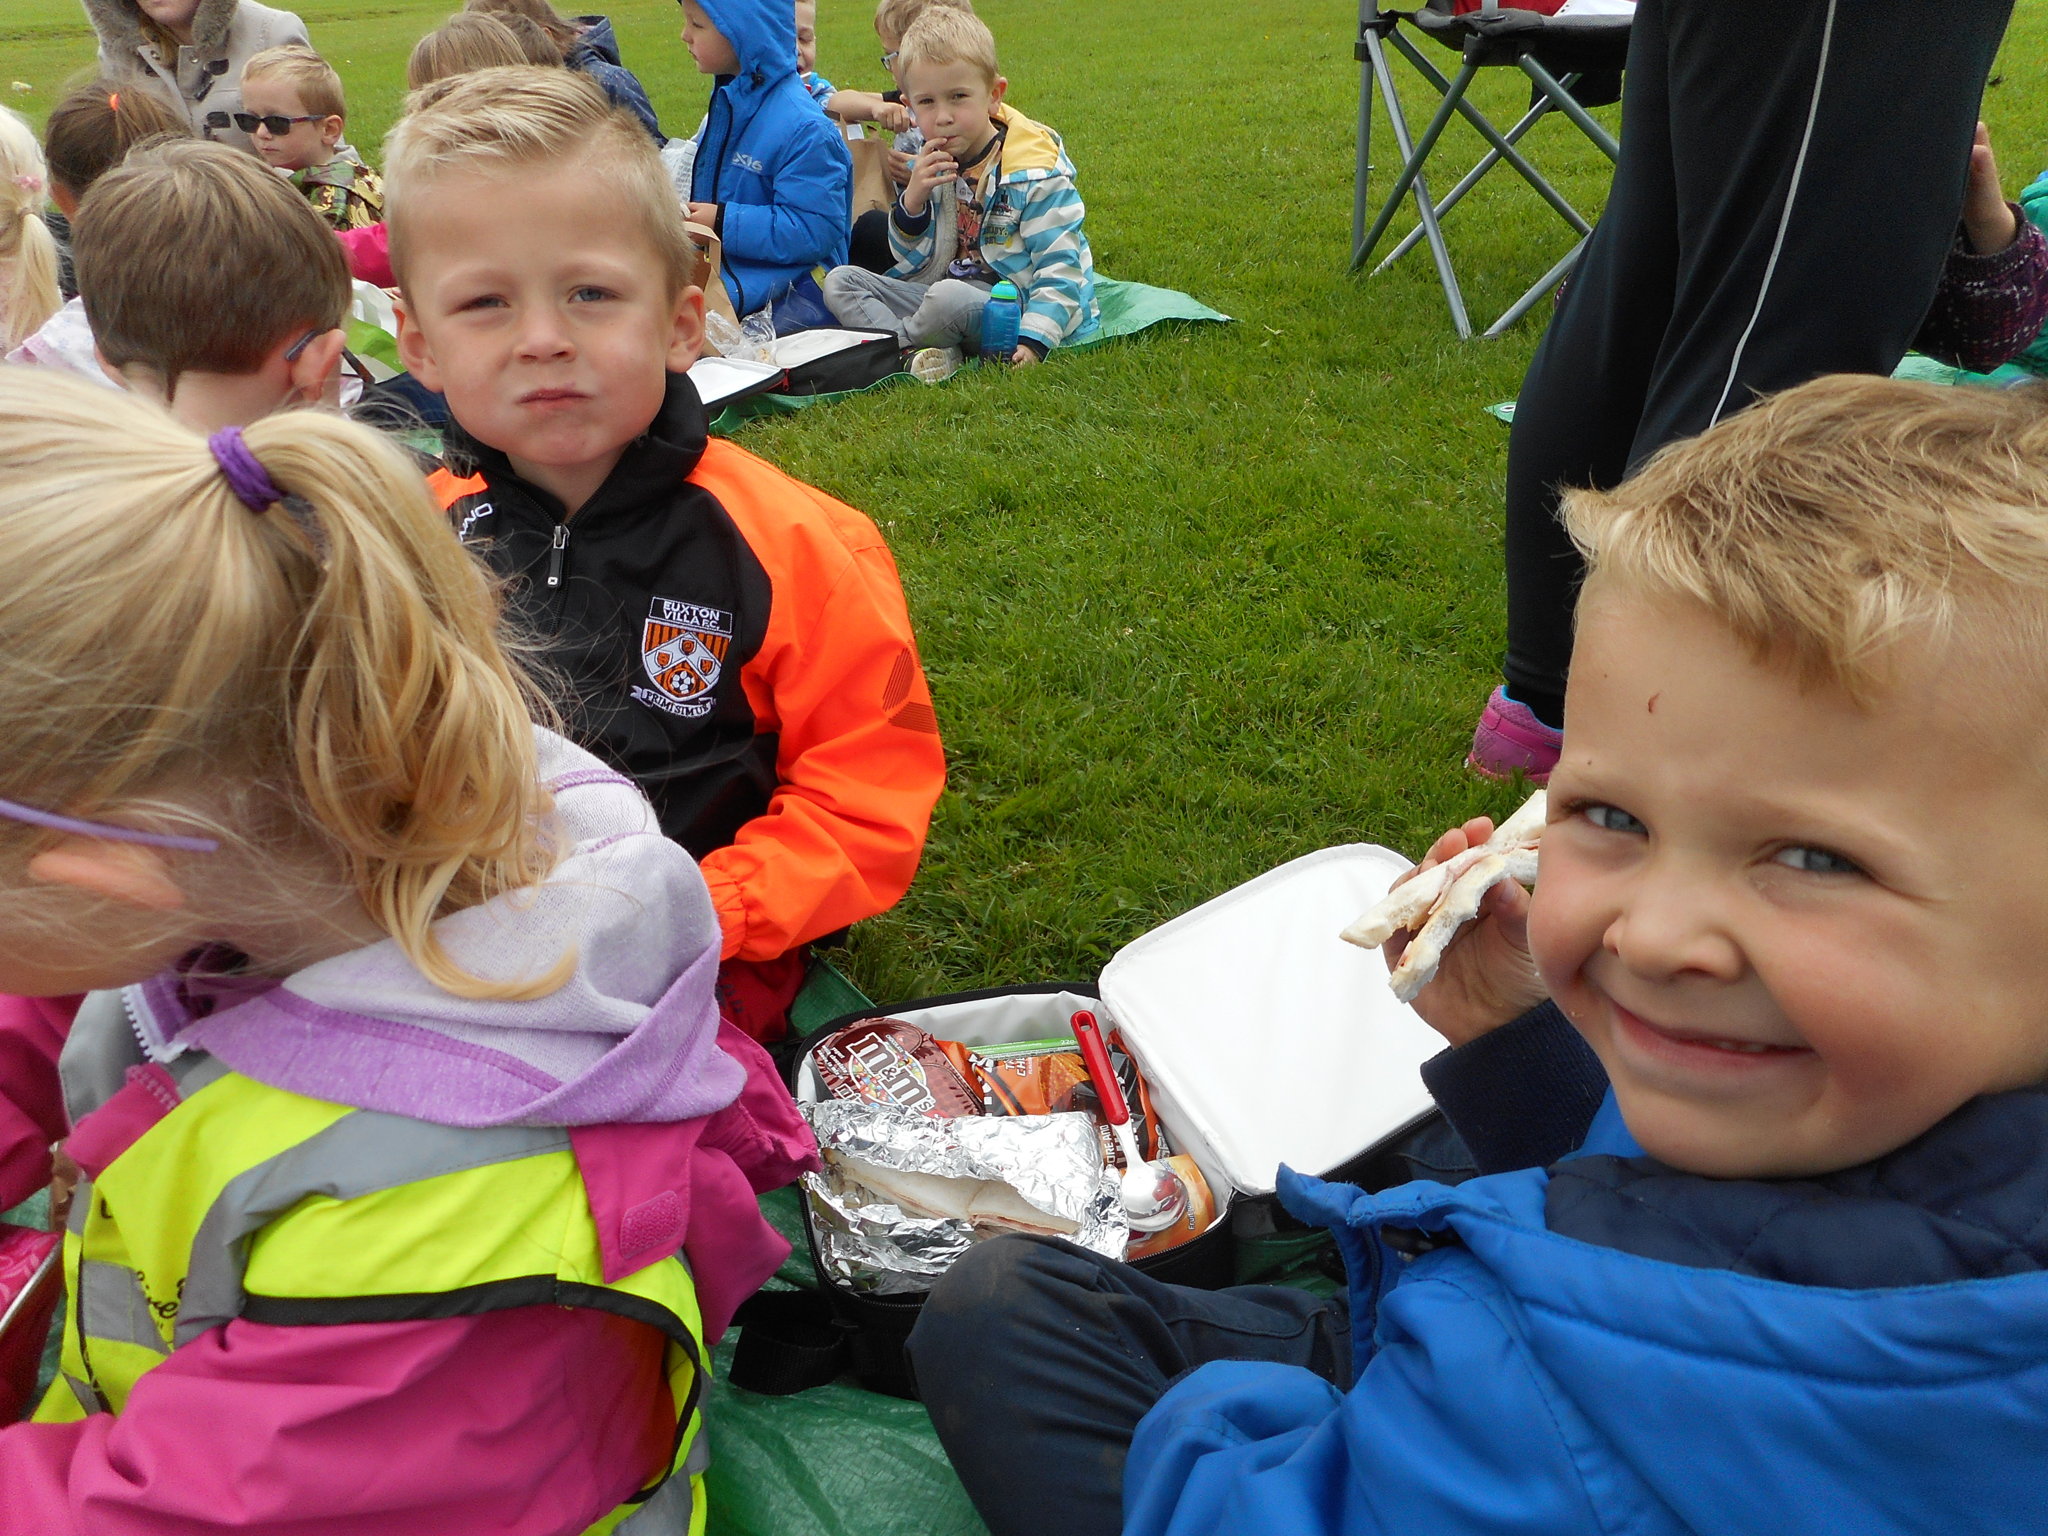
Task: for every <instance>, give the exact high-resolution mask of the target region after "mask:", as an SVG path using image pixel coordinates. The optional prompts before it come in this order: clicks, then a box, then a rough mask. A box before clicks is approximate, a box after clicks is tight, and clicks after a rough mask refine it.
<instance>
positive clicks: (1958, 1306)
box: [911, 377, 2048, 1536]
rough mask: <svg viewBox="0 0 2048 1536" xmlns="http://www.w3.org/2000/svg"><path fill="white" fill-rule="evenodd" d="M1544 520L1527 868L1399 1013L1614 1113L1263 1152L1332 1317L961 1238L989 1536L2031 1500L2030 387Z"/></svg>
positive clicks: (965, 1387)
mask: <svg viewBox="0 0 2048 1536" xmlns="http://www.w3.org/2000/svg"><path fill="white" fill-rule="evenodd" d="M1566 515H1567V518H1568V520H1569V524H1570V528H1571V533H1572V536H1573V538H1574V539H1575V541H1576V542H1577V543H1578V544H1579V546H1580V548H1581V549H1582V550H1583V551H1584V552H1585V554H1586V557H1587V562H1588V566H1589V570H1590V573H1591V574H1590V575H1589V577H1588V580H1587V583H1586V587H1585V590H1584V594H1583V596H1582V598H1581V601H1580V605H1579V618H1578V624H1579V628H1578V636H1577V644H1576V651H1575V654H1574V657H1573V665H1572V674H1571V684H1570V693H1569V695H1568V703H1567V711H1566V730H1565V742H1564V750H1563V755H1562V758H1561V760H1560V762H1559V764H1558V767H1557V771H1556V774H1555V776H1554V777H1553V778H1552V779H1551V781H1550V786H1549V807H1548V825H1547V827H1546V829H1545V832H1544V837H1543V845H1542V857H1541V868H1540V871H1539V876H1538V881H1537V886H1536V892H1535V895H1534V897H1533V898H1531V897H1529V896H1528V895H1527V894H1526V893H1524V892H1523V891H1522V890H1521V889H1520V888H1519V887H1517V886H1513V885H1510V886H1507V887H1503V888H1500V889H1498V890H1496V891H1495V892H1494V893H1493V894H1492V895H1491V896H1490V897H1489V898H1488V900H1487V902H1486V904H1485V906H1484V907H1483V908H1482V910H1481V913H1480V918H1479V921H1478V922H1476V923H1475V924H1474V925H1473V926H1472V927H1471V928H1469V929H1468V930H1466V932H1465V933H1464V934H1463V935H1462V936H1461V937H1460V938H1459V939H1458V940H1457V942H1456V943H1455V944H1453V945H1452V947H1451V948H1450V950H1449V951H1448V952H1447V953H1446V955H1445V958H1444V962H1443V965H1442V968H1441V969H1440V970H1439V972H1438V973H1437V975H1436V978H1435V979H1434V980H1433V981H1432V982H1431V983H1430V985H1429V986H1428V987H1427V988H1425V989H1424V991H1423V992H1422V994H1421V995H1420V996H1419V997H1418V998H1417V1000H1416V1007H1417V1009H1418V1011H1419V1012H1421V1013H1422V1015H1423V1016H1424V1017H1425V1018H1426V1019H1427V1020H1428V1021H1429V1022H1430V1023H1431V1024H1432V1025H1434V1026H1435V1027H1436V1028H1437V1029H1438V1030H1439V1031H1441V1032H1442V1033H1443V1034H1444V1035H1445V1036H1446V1037H1447V1038H1448V1039H1449V1040H1451V1042H1452V1043H1453V1046H1454V1049H1453V1050H1452V1051H1451V1052H1449V1053H1448V1054H1449V1055H1450V1056H1452V1057H1460V1056H1469V1055H1471V1053H1475V1052H1477V1053H1486V1052H1489V1051H1491V1052H1494V1053H1495V1066H1496V1068H1497V1069H1498V1072H1499V1075H1500V1077H1501V1078H1502V1079H1504V1080H1511V1079H1513V1078H1515V1077H1517V1076H1518V1075H1521V1074H1520V1065H1519V1062H1526V1061H1527V1060H1528V1059H1529V1058H1528V1057H1527V1055H1526V1053H1527V1051H1528V1050H1529V1049H1530V1047H1531V1044H1532V1042H1539V1041H1547V1045H1545V1046H1543V1047H1542V1049H1544V1050H1547V1051H1548V1052H1549V1060H1548V1067H1549V1068H1550V1069H1553V1070H1554V1069H1556V1068H1557V1067H1558V1065H1559V1062H1560V1061H1565V1062H1567V1064H1568V1059H1569V1054H1570V1050H1571V1049H1575V1047H1562V1046H1561V1045H1560V1041H1559V1038H1558V1035H1557V1031H1558V1030H1559V1029H1560V1028H1561V1027H1562V1025H1563V1022H1564V1021H1565V1020H1567V1019H1568V1020H1569V1022H1570V1025H1571V1026H1572V1027H1573V1028H1574V1029H1575V1030H1576V1031H1577V1034H1578V1036H1579V1037H1582V1038H1583V1042H1584V1045H1585V1046H1586V1047H1590V1050H1591V1052H1592V1055H1593V1057H1595V1058H1597V1062H1598V1065H1599V1067H1600V1068H1601V1069H1604V1074H1605V1076H1606V1078H1607V1080H1608V1081H1609V1083H1610V1084H1611V1087H1612V1097H1611V1098H1610V1099H1609V1100H1608V1102H1607V1103H1606V1104H1605V1105H1604V1106H1603V1107H1602V1108H1601V1110H1600V1112H1599V1114H1598V1115H1597V1116H1596V1117H1595V1118H1594V1120H1593V1124H1592V1128H1591V1130H1590V1132H1589V1133H1588V1134H1587V1135H1586V1137H1585V1140H1584V1144H1583V1145H1582V1147H1581V1148H1580V1150H1579V1152H1578V1153H1577V1154H1576V1155H1573V1156H1571V1157H1568V1158H1566V1159H1564V1160H1562V1161H1558V1162H1555V1163H1554V1164H1553V1165H1552V1166H1550V1167H1549V1168H1548V1169H1545V1168H1543V1167H1523V1168H1520V1169H1519V1170H1516V1171H1504V1172H1499V1173H1490V1174H1487V1175H1485V1176H1482V1177H1479V1178H1475V1179H1472V1180H1470V1181H1469V1182H1466V1183H1463V1184H1461V1185H1458V1186H1456V1187H1450V1186H1446V1185H1444V1184H1438V1183H1415V1184H1408V1185H1403V1186H1401V1187H1399V1188H1396V1189H1392V1190H1389V1191H1386V1192H1384V1193H1381V1194H1377V1195H1371V1194H1366V1193H1363V1192H1361V1191H1359V1190H1357V1189H1353V1188H1349V1187H1345V1186H1341V1185H1335V1184H1325V1183H1321V1182H1319V1181H1317V1180H1313V1179H1307V1178H1302V1177H1300V1176H1298V1175H1294V1174H1292V1173H1288V1172H1286V1171H1284V1170H1283V1172H1282V1176H1281V1180H1280V1193H1281V1197H1282V1199H1283V1201H1284V1202H1285V1203H1286V1205H1287V1206H1288V1208H1289V1209H1290V1210H1292V1211H1293V1212H1294V1213H1295V1214H1296V1215H1298V1216H1300V1217H1302V1218H1303V1219H1305V1220H1308V1221H1311V1222H1315V1223H1318V1224H1321V1225H1323V1226H1327V1227H1329V1228H1330V1229H1332V1230H1333V1231H1334V1233H1335V1234H1336V1237H1337V1241H1338V1246H1339V1248H1340V1249H1341V1251H1342V1252H1343V1254H1344V1257H1345V1260H1346V1262H1347V1264H1348V1266H1349V1268H1350V1272H1351V1288H1350V1294H1349V1297H1348V1299H1339V1300H1337V1301H1335V1302H1333V1303H1329V1304H1320V1303H1317V1302H1315V1301H1314V1300H1313V1299H1311V1298H1307V1297H1305V1296H1302V1295H1300V1293H1286V1292H1280V1291H1278V1290H1277V1289H1275V1288H1252V1289H1247V1290H1240V1291H1236V1292H1221V1293H1209V1294H1203V1293H1195V1292H1187V1291H1183V1290H1181V1289H1180V1288H1177V1287H1173V1286H1165V1285H1160V1284H1158V1283H1157V1282H1153V1281H1150V1280H1148V1279H1147V1278H1146V1277H1144V1276H1143V1275H1140V1274H1138V1273H1137V1272H1136V1271H1133V1270H1130V1269H1128V1268H1126V1267H1125V1266H1122V1265H1118V1264H1115V1263H1113V1262H1111V1261H1108V1260H1102V1259H1097V1258H1095V1257H1094V1256H1092V1255H1086V1254H1082V1253H1081V1251H1080V1250H1078V1249H1074V1248H1072V1247H1070V1246H1068V1245H1064V1244H1058V1243H1055V1242H1050V1241H1047V1242H1038V1241H1036V1240H1032V1239H1011V1238H1002V1239H997V1240H996V1241H994V1242H990V1243H987V1244H984V1245H982V1246H981V1247H979V1248H977V1249H975V1250H972V1251H971V1252H970V1253H969V1254H968V1256H967V1257H966V1258H965V1259H963V1260H962V1261H961V1263H960V1264H958V1265H957V1266H956V1267H955V1268H954V1270H953V1272H952V1273H951V1274H950V1275H948V1276H947V1278H946V1279H945V1280H944V1281H943V1282H941V1284H940V1285H939V1287H938V1288H937V1290H936V1291H935V1292H934V1293H933V1296H932V1298H931V1301H930V1302H929V1303H928V1305H927V1307H926V1308H925V1311H924V1313H923V1315H922V1318H921V1320H920V1322H919V1324H918V1327H917V1331H916V1332H915V1333H914V1334H913V1336H912V1339H911V1352H912V1357H913V1361H914V1363H915V1366H916V1370H917V1376H918V1382H919V1386H920V1388H921V1389H922V1392H923V1395H924V1398H925V1401H926V1403H927V1404H928V1406H929V1407H930V1409H931V1412H932V1417H933V1421H934V1423H935V1424H936V1425H937V1426H938V1429H939V1432H940V1435H941V1437H942V1438H943V1439H944V1440H945V1441H946V1444H947V1449H948V1451H949V1452H950V1453H952V1454H953V1455H954V1457H955V1462H956V1465H957V1466H959V1468H960V1471H961V1474H962V1477H963V1479H964V1480H965V1481H966V1483H967V1486H968V1489H969V1491H970V1492H971V1493H972V1494H973V1495H974V1497H975V1501H976V1504H977V1506H978V1507H979V1508H980V1509H981V1510H982V1513H983V1515H984V1517H985V1518H986V1519H987V1521H988V1524H989V1526H990V1528H991V1530H992V1531H993V1532H995V1533H996V1536H1012V1533H1017V1532H1022V1531H1025V1530H1031V1529H1057V1530H1059V1531H1060V1532H1061V1533H1062V1536H1102V1533H1107V1532H1114V1531H1118V1530H1122V1531H1124V1532H1125V1533H1127V1536H1212V1533H1213V1536H1224V1533H1229V1536H1423V1533H1427V1536H1618V1533H1630V1536H1722V1533H1733V1532H1740V1533H1742V1536H1811V1533H1815V1532H1836V1531H1841V1532H1855V1533H1857V1536H1908V1533H1923V1532H1929V1531H1941V1532H1944V1533H1952V1532H1976V1533H1987V1536H1992V1533H1995V1536H2022V1533H2038V1532H2040V1531H2041V1530H2043V1529H2048V1483H2044V1480H2043V1478H2042V1475H2041V1447H2042V1446H2043V1445H2044V1444H2048V1272H2044V1271H2048V1214H2044V1213H2048V1085H2044V1084H2048V943H2044V942H2043V938H2044V935H2048V794H2044V793H2043V783H2044V776H2048V705H2044V703H2043V700H2044V699H2048V646H2044V644H2043V636H2044V634H2048V415H2044V413H2043V412H2042V410H2041V408H2040V406H2039V405H2038V404H2037V403H2035V402H2034V401H2032V400H2030V399H2027V398H2025V396H2024V395H2023V394H2021V393H2017V392H2016V393H2006V394H2000V393H1994V392H1990V391H1961V390H1954V391H1951V390H1940V389H1936V388H1933V387H1931V386H1926V385H1914V384H1905V383H1899V382H1894V381H1890V380H1881V379H1871V378H1845V377H1844V378H1829V379H1822V380H1819V381H1817V382H1815V383H1812V384H1809V385H1805V386H1802V387H1800V388H1798V389H1795V390H1792V391H1788V392H1787V393H1785V394H1783V395H1780V396H1777V397H1775V398H1774V399H1771V400H1767V401H1765V402H1763V403H1762V404H1759V405H1757V406H1755V407H1753V408H1752V409H1750V410H1748V411H1746V412H1744V413H1742V414H1740V415H1738V416H1735V417H1733V418H1731V419H1730V420H1728V421H1725V422H1723V423H1721V424H1720V425H1718V426H1716V427H1714V428H1712V429H1711V430H1709V431H1708V432H1707V433H1705V434H1704V435H1703V436H1701V437H1700V438H1697V439H1695V440H1693V441H1692V442H1689V443H1685V444H1681V445H1678V446H1675V447H1673V448H1670V449H1667V450H1666V451H1665V452H1664V453H1662V454H1660V455H1659V456H1657V457H1656V458H1655V459H1653V460H1652V461H1651V462H1650V463H1649V464H1648V465H1647V466H1646V467H1645V468H1644V469H1643V470H1642V471H1641V472H1640V473H1639V474H1638V475H1637V476H1635V477H1634V478H1633V479H1632V480H1630V481H1628V482H1626V483H1624V484H1623V485H1622V486H1620V487H1619V488H1618V489H1616V490H1614V491H1612V492H1606V493H1594V492H1575V493H1572V494H1571V495H1569V496H1568V497H1567V500H1566ZM1489 830H1490V824H1489V823H1487V822H1486V821H1484V820H1479V821H1475V822H1472V823H1468V824H1467V825H1466V826H1465V827H1462V828H1459V829H1455V830H1453V831H1452V832H1449V833H1447V834H1445V836H1444V837H1443V838H1441V839H1439V840H1438V842H1437V844H1436V846H1435V847H1434V848H1432V849H1431V851H1430V860H1431V861H1432V862H1435V861H1441V860H1443V859H1446V858H1450V857H1453V856H1455V855H1456V854H1458V853H1460V852H1462V851H1464V850H1465V849H1466V848H1467V847H1468V846H1470V845H1471V844H1472V843H1474V842H1476V841H1478V840H1481V839H1483V838H1484V837H1485V835H1486V834H1487V832H1488V831H1489ZM1341 916H1342V915H1341V914H1340V915H1339V918H1338V919H1337V920H1341ZM1333 942H1334V940H1333ZM1401 944H1402V940H1400V939H1399V938H1397V939H1396V941H1395V944H1394V945H1393V946H1390V947H1391V948H1394V949H1396V950H1398V949H1399V948H1400V947H1401ZM1518 1057H1519V1061H1518ZM1441 1062H1442V1058H1439V1063H1438V1064H1437V1065H1436V1067H1435V1073H1436V1075H1435V1076H1433V1078H1432V1086H1433V1087H1434V1088H1436V1089H1437V1091H1438V1092H1439V1097H1440V1100H1442V1099H1443V1098H1444V1095H1443V1092H1442V1087H1441V1082H1442V1075H1441V1074H1442V1066H1441ZM1586 1066H1587V1067H1588V1068H1590V1066H1591V1063H1590V1062H1587V1063H1586ZM1571 1075H1572V1073H1571V1071H1570V1070H1566V1071H1564V1072H1563V1073H1562V1075H1561V1076H1560V1077H1559V1078H1558V1081H1559V1082H1562V1081H1563V1079H1564V1078H1568V1077H1570V1076H1571ZM1496 1086H1497V1087H1503V1085H1502V1084H1496ZM1515 1091H1516V1090H1515V1089H1514V1088H1513V1086H1512V1085H1511V1084H1509V1085H1507V1086H1505V1087H1504V1091H1503V1092H1502V1093H1499V1094H1496V1099H1495V1107H1496V1109H1497V1108H1498V1107H1499V1106H1500V1105H1501V1104H1502V1103H1504V1102H1506V1100H1507V1098H1509V1097H1511V1096H1512V1094H1513V1092H1515ZM1569 1099H1570V1095H1569V1094H1567V1095H1566V1101H1564V1102H1560V1103H1559V1104H1558V1105H1557V1106H1555V1108H1554V1109H1552V1110H1550V1111H1545V1110H1544V1109H1543V1108H1542V1106H1541V1101H1540V1100H1533V1101H1525V1102H1532V1103H1534V1104H1535V1106H1536V1114H1535V1116H1534V1118H1536V1119H1538V1120H1542V1119H1545V1118H1548V1119H1550V1120H1551V1122H1552V1129H1553V1130H1554V1129H1555V1128H1556V1124H1557V1123H1558V1122H1560V1121H1561V1120H1563V1119H1567V1118H1573V1117H1577V1118H1581V1119H1583V1110H1580V1109H1577V1108H1575V1107H1574V1106H1573V1104H1572V1103H1571V1102H1569ZM1581 1102H1582V1101H1581ZM1445 1107H1446V1109H1447V1111H1448V1112H1449V1113H1450V1115H1451V1118H1452V1120H1453V1122H1454V1123H1455V1124H1457V1125H1459V1126H1460V1127H1461V1128H1462V1129H1468V1130H1469V1131H1470V1132H1471V1133H1472V1134H1470V1135H1469V1136H1468V1139H1470V1140H1471V1141H1472V1142H1473V1150H1474V1151H1475V1153H1477V1154H1478V1155H1479V1157H1480V1160H1481V1163H1482V1165H1483V1166H1487V1165H1490V1166H1494V1167H1500V1166H1503V1164H1502V1162H1501V1160H1500V1158H1499V1157H1498V1156H1497V1155H1496V1156H1493V1157H1489V1155H1488V1153H1489V1148H1491V1150H1492V1151H1493V1152H1494V1153H1496V1154H1497V1153H1498V1152H1499V1151H1500V1149H1501V1146H1502V1144H1503V1138H1511V1137H1512V1136H1513V1135H1514V1133H1515V1130H1516V1128H1515V1127H1514V1126H1513V1125H1512V1124H1510V1123H1508V1122H1507V1121H1506V1120H1504V1119H1503V1118H1502V1117H1501V1116H1499V1115H1498V1114H1495V1115H1493V1116H1491V1117H1489V1116H1485V1115H1474V1114H1472V1113H1470V1111H1471V1110H1472V1108H1473V1106H1472V1104H1471V1103H1469V1102H1467V1103H1464V1104H1462V1105H1461V1104H1458V1103H1456V1102H1447V1103H1446V1105H1445ZM1525 1145H1529V1146H1532V1147H1533V1145H1534V1142H1532V1141H1529V1140H1528V1138H1527V1137H1526V1136H1525ZM1537 1155H1539V1156H1545V1155H1553V1154H1545V1153H1539V1154H1537ZM1347 1387H1348V1390H1344V1389H1345V1388H1347ZM1034 1468H1035V1469H1036V1470H1037V1472H1038V1474H1039V1475H1040V1481H1039V1483H1038V1484H1037V1485H1035V1487H1034V1485H1033V1484H1032V1483H1031V1482H1030V1481H1028V1479H1029V1478H1030V1476H1031V1475H1032V1471H1033V1469H1034ZM1046 1474H1052V1477H1051V1478H1048V1477H1047V1476H1046ZM1053 1479H1056V1485H1057V1487H1058V1489H1059V1490H1060V1492H1059V1494H1058V1495H1056V1496H1054V1497H1057V1499H1058V1503H1057V1504H1056V1505H1055V1506H1054V1509H1053V1514H1052V1516H1051V1517H1048V1515H1047V1507H1046V1504H1045V1499H1046V1497H1047V1495H1046V1494H1045V1493H1044V1492H1043V1489H1044V1488H1045V1487H1046V1486H1047V1485H1048V1483H1049V1482H1051V1481H1053ZM1119 1483H1120V1485H1121V1486H1120V1488H1119ZM1026 1488H1033V1489H1034V1492H1033V1496H1032V1497H1031V1498H1030V1499H1029V1500H1026V1499H1023V1498H1021V1497H1020V1496H1019V1495H1020V1491H1021V1490H1023V1489H1026Z"/></svg>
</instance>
